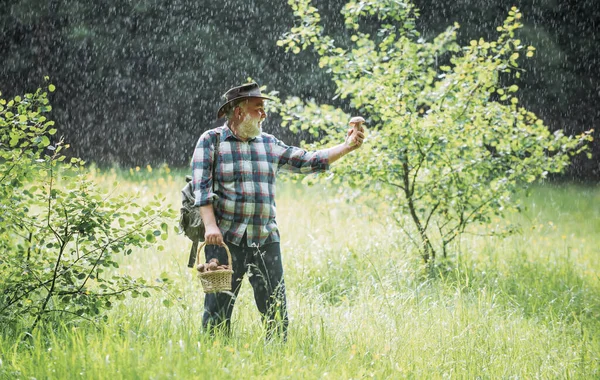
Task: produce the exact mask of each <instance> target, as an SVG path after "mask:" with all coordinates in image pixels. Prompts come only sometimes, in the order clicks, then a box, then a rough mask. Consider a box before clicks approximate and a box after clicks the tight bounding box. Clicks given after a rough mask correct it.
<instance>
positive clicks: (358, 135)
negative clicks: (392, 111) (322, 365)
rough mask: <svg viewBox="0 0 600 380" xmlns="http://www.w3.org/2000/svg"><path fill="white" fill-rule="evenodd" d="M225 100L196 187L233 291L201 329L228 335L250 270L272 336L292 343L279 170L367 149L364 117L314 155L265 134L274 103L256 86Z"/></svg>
mask: <svg viewBox="0 0 600 380" xmlns="http://www.w3.org/2000/svg"><path fill="white" fill-rule="evenodd" d="M224 97H225V99H226V102H225V103H224V104H223V105H222V106H221V107H220V109H219V111H218V113H217V115H218V118H221V117H224V116H225V117H226V118H227V121H226V122H225V124H224V125H223V126H221V127H218V128H215V129H211V130H208V131H206V132H204V133H203V134H202V136H200V139H199V140H198V143H197V145H196V148H195V150H194V156H193V159H192V186H193V189H194V195H195V206H197V207H200V215H201V217H202V220H203V222H204V224H205V227H206V233H205V239H206V244H207V246H206V249H205V255H206V260H207V261H209V260H210V259H211V258H217V259H218V260H219V261H220V262H221V263H226V262H227V255H226V252H225V249H224V248H223V247H222V246H223V245H224V244H227V246H228V247H229V249H230V252H231V256H232V261H233V262H232V263H228V264H230V265H231V266H232V269H233V277H232V292H231V293H229V292H221V293H211V294H207V295H206V297H205V300H204V315H203V318H202V325H203V327H204V328H205V329H206V330H212V328H214V327H222V328H223V329H224V330H225V332H226V333H228V332H229V330H230V324H231V314H232V311H233V306H234V303H235V298H236V296H237V294H238V292H239V290H240V285H241V282H242V279H243V276H244V275H245V274H246V273H247V272H248V273H249V281H250V284H251V285H252V288H253V291H254V299H255V301H256V306H257V307H258V310H259V311H260V313H261V314H262V317H263V320H264V322H265V324H266V326H267V333H268V336H271V335H272V334H273V332H277V333H279V334H281V335H282V336H283V338H284V339H285V337H286V334H287V325H288V317H287V307H286V296H285V283H284V279H283V266H282V261H281V251H280V246H279V241H280V237H279V230H278V228H277V223H276V219H275V179H276V176H277V173H278V172H279V171H280V170H286V171H291V172H295V173H307V174H308V173H316V172H322V171H325V170H327V169H328V167H329V165H330V164H331V163H333V162H335V161H336V160H338V159H339V158H340V157H342V156H344V155H345V154H347V153H350V152H351V151H353V150H355V149H357V148H358V147H360V146H361V145H362V142H363V139H364V133H363V129H362V126H361V122H362V121H364V120H363V119H362V118H357V119H356V120H359V122H358V125H354V128H351V129H349V131H348V134H347V137H346V141H344V142H343V143H341V144H339V145H337V146H334V147H332V148H329V149H323V150H319V151H316V152H307V151H305V150H303V149H300V148H297V147H293V146H288V145H286V144H284V143H283V142H281V141H280V140H278V139H277V138H275V137H274V136H272V135H269V134H266V133H263V132H262V129H261V124H262V122H263V120H264V119H265V118H266V117H267V114H266V113H265V110H264V101H265V100H270V98H268V97H266V96H263V95H262V93H261V91H260V88H259V86H258V85H257V84H256V83H249V84H245V85H242V86H239V87H234V88H232V89H230V90H229V91H227V93H226V94H225V95H224ZM354 120H355V119H353V121H354ZM351 124H353V123H351ZM217 139H219V143H218V149H217V152H218V154H217V156H216V157H215V155H214V153H215V143H216V142H217ZM213 165H216V167H215V170H214V173H215V175H214V178H213V175H212V173H213Z"/></svg>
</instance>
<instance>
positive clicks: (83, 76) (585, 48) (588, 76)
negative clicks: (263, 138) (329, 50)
mask: <svg viewBox="0 0 600 380" xmlns="http://www.w3.org/2000/svg"><path fill="white" fill-rule="evenodd" d="M313 3H314V5H315V6H316V7H317V8H319V9H320V11H321V14H322V16H323V18H324V19H325V23H324V24H325V25H326V33H329V34H332V33H337V35H338V41H341V42H345V41H348V42H349V35H350V33H343V28H341V27H340V26H341V24H343V18H342V17H341V15H340V13H339V11H340V9H341V8H342V6H343V4H344V3H345V1H342V0H329V1H326V0H318V1H314V2H313ZM415 3H416V5H417V6H418V8H419V9H420V10H421V11H420V18H419V21H418V26H419V29H420V30H421V31H422V35H423V37H425V38H426V39H427V38H432V37H433V36H435V35H437V34H438V33H440V32H441V31H442V30H443V29H445V28H446V27H447V26H450V25H452V24H453V23H454V22H455V21H456V22H458V23H459V24H460V25H461V29H460V33H459V41H460V42H461V43H463V44H465V43H468V41H469V40H472V39H479V38H480V37H483V38H485V39H488V38H491V37H493V36H494V34H495V33H496V26H497V25H500V24H501V23H502V20H504V18H505V17H506V15H507V13H508V10H509V9H510V7H511V6H513V5H515V4H514V1H506V0H500V1H490V0H466V1H461V2H447V1H439V0H438V1H427V0H417V1H415ZM518 6H519V7H520V9H521V11H522V12H523V15H524V17H523V20H522V22H523V24H524V28H523V29H522V30H520V31H519V35H518V38H520V39H521V40H522V41H523V44H524V45H533V46H535V47H536V48H537V51H536V55H535V57H534V58H532V59H530V60H523V62H522V69H523V71H522V75H521V78H520V79H519V80H520V83H519V84H520V88H521V90H522V91H521V92H520V104H522V105H524V106H526V107H527V108H528V109H530V110H532V111H534V112H536V113H537V114H538V115H539V116H540V117H541V118H543V119H544V120H545V123H546V124H547V125H548V126H549V127H550V128H551V129H552V130H556V129H563V130H565V132H566V133H567V134H577V133H580V132H582V131H584V130H588V129H591V128H594V129H595V130H596V132H595V135H596V136H598V133H599V132H598V131H599V130H600V125H598V123H599V120H600V107H598V104H600V70H598V63H599V61H600V49H598V45H599V34H600V32H599V30H600V7H598V6H597V4H596V1H595V0H582V1H578V2H559V1H553V0H547V1H541V0H524V1H520V2H518ZM0 20H1V23H0V28H1V29H2V34H1V35H2V38H0V56H1V57H2V58H3V59H2V63H1V65H0V91H2V93H3V97H5V98H6V97H9V96H13V95H16V94H21V93H24V92H27V91H32V90H34V89H35V88H37V87H39V86H40V85H42V83H43V78H44V76H46V75H48V76H50V77H51V80H52V82H53V83H55V84H56V86H57V90H56V92H54V93H53V94H52V96H51V101H52V104H53V114H52V117H53V119H54V120H56V122H57V126H58V127H59V131H60V133H62V134H63V135H64V136H65V138H66V139H67V140H68V141H69V142H70V143H71V145H72V153H73V154H74V155H77V156H80V157H82V158H84V159H87V160H89V161H93V162H96V163H98V164H100V165H112V164H118V165H121V166H124V167H131V166H136V165H142V166H145V165H146V164H151V165H157V164H160V163H168V164H169V165H170V166H174V167H183V166H186V165H187V163H188V160H189V157H190V154H191V152H192V149H193V145H194V143H195V141H196V140H197V137H198V136H199V135H200V133H201V132H202V131H204V130H206V129H209V128H212V127H215V126H216V125H217V124H218V122H217V121H216V115H215V114H216V109H217V108H218V106H219V104H220V102H221V99H220V95H221V94H222V93H223V92H224V91H225V90H226V89H227V88H229V87H231V86H232V85H233V84H236V83H240V82H242V81H245V80H246V79H247V78H253V79H254V80H257V81H259V82H260V83H261V84H263V85H266V86H268V90H277V91H279V92H280V95H281V96H282V98H285V97H287V96H292V95H297V96H300V97H302V98H304V99H308V98H314V99H315V100H317V102H318V103H332V104H334V105H337V106H341V107H344V108H345V109H347V110H348V109H349V107H350V103H349V102H348V101H347V100H340V99H335V100H334V99H333V98H334V96H335V86H334V84H333V83H332V82H331V80H330V78H329V77H328V75H327V73H326V72H323V71H321V70H319V69H318V65H317V59H316V57H315V56H314V54H312V53H310V52H302V53H300V54H298V55H294V54H289V53H286V52H285V51H284V49H282V48H280V47H278V46H277V45H276V41H277V40H278V39H279V38H280V36H281V35H282V34H283V33H284V32H286V31H288V30H289V29H290V27H292V26H293V15H292V12H291V9H290V8H289V6H288V5H287V2H286V1H281V0H277V1H276V0H257V1H233V0H225V1H220V2H216V1H208V0H204V1H202V0H200V1H191V0H174V1H168V2H167V1H158V0H141V1H117V0H107V1H104V2H90V1H83V0H50V1H46V0H30V1H24V0H20V1H19V0H17V1H10V2H9V1H4V2H3V6H2V12H1V14H0ZM371 27H372V28H371V29H372V30H370V31H368V32H372V33H376V32H377V25H371ZM276 128H278V119H277V117H276V115H270V117H269V118H268V119H267V122H266V123H265V130H266V131H267V132H272V131H274V130H275V129H276ZM277 134H278V136H280V137H281V138H282V139H284V140H286V141H287V142H289V143H298V142H299V141H301V140H306V139H310V136H309V135H308V134H306V135H303V134H300V135H293V134H292V133H290V132H289V131H278V132H277ZM592 151H593V153H594V156H593V157H592V159H587V158H586V157H585V156H581V157H578V158H576V159H575V160H574V165H573V166H572V168H571V170H570V171H569V172H568V173H567V179H578V180H590V181H598V180H599V179H600V160H599V159H598V158H597V157H598V155H599V154H600V148H599V145H598V144H597V143H594V144H593V145H592Z"/></svg>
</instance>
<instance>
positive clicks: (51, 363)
mask: <svg viewBox="0 0 600 380" xmlns="http://www.w3.org/2000/svg"><path fill="white" fill-rule="evenodd" d="M95 177H96V179H97V180H102V181H106V182H107V183H112V182H113V180H117V181H120V183H121V184H120V185H119V187H118V189H117V191H126V192H139V194H140V197H142V198H144V197H148V198H151V197H152V196H154V194H156V193H162V194H167V195H168V202H169V203H171V204H172V206H173V207H174V208H177V207H178V202H179V189H180V188H181V187H182V185H183V183H181V182H182V180H181V178H182V176H181V175H180V174H177V175H175V174H173V173H170V172H169V171H168V169H165V168H163V170H161V171H160V172H159V173H157V170H154V172H153V173H151V174H149V173H148V170H147V169H146V168H144V169H140V171H139V172H138V171H135V170H134V171H132V172H131V173H128V172H125V173H120V172H118V171H113V172H110V171H109V172H103V173H101V172H98V173H96V174H95ZM524 203H525V204H526V205H527V208H526V210H525V211H524V212H523V214H521V215H515V216H512V217H511V220H510V221H515V222H520V223H521V224H522V228H523V231H522V233H520V234H517V235H514V236H512V237H509V238H505V239H500V238H489V237H482V236H477V235H473V236H466V237H465V238H463V239H462V241H461V249H462V254H461V255H460V257H459V258H455V259H454V261H452V262H449V263H443V264H442V265H440V266H439V267H438V268H437V271H436V273H435V274H434V275H431V274H430V273H427V272H425V271H423V269H422V264H421V262H420V259H419V258H418V257H417V255H416V254H415V252H414V248H413V247H412V246H411V244H410V242H409V241H408V240H407V239H406V238H405V237H404V236H403V235H402V233H401V231H400V230H399V229H398V228H397V227H396V226H395V225H394V223H392V222H391V220H390V219H388V217H387V216H386V215H385V212H382V213H379V214H373V213H372V212H370V211H369V210H368V209H367V208H365V207H363V206H362V205H353V204H346V203H343V202H340V201H339V200H338V199H337V198H336V196H335V194H331V193H328V192H327V191H325V190H324V189H322V188H319V187H312V188H306V187H303V186H300V185H296V184H281V186H280V188H279V194H278V217H279V226H280V229H281V233H282V238H283V240H282V252H283V255H284V268H285V271H286V285H287V288H288V300H289V309H290V317H291V324H290V336H289V339H288V341H287V343H281V342H277V341H274V342H270V343H265V340H264V335H263V329H262V326H261V323H260V318H259V314H258V312H257V310H256V308H255V306H254V303H253V297H252V294H251V288H250V286H249V284H248V283H244V285H243V287H242V291H241V293H240V297H239V300H238V303H237V304H236V310H235V312H234V317H233V334H232V336H231V337H222V336H217V337H215V338H210V337H208V336H206V335H204V334H202V333H201V331H200V321H201V314H202V307H203V306H202V302H203V294H202V292H201V289H200V286H199V284H198V283H197V281H196V279H195V277H194V276H193V273H192V272H191V271H190V270H189V269H188V268H187V267H186V263H187V254H188V251H189V247H190V245H189V242H188V241H187V240H186V238H185V237H182V236H177V235H173V236H171V237H170V238H169V240H168V241H167V242H166V246H167V249H166V250H165V251H162V252H159V251H144V252H135V254H133V255H131V256H128V257H124V258H123V259H122V265H121V267H120V268H119V269H118V270H120V271H124V272H127V273H129V274H132V275H135V276H144V277H146V278H148V279H149V280H154V279H156V278H158V277H159V276H160V273H162V272H164V271H166V272H168V273H170V275H171V278H172V289H173V291H172V293H170V294H156V295H155V297H153V298H151V299H150V300H148V299H128V300H127V301H126V302H124V303H123V304H121V305H119V306H118V307H116V308H115V310H114V311H113V312H112V314H111V318H110V319H109V321H108V323H106V324H105V325H102V326H80V327H70V326H63V327H62V328H61V329H58V330H55V331H51V330H48V329H45V330H39V331H38V332H37V333H36V334H35V336H34V337H32V338H31V339H20V337H16V336H11V335H9V334H8V333H4V334H1V335H0V360H1V362H0V376H2V377H3V378H10V379H12V378H23V379H29V378H37V379H42V378H43V379H72V378H85V379H88V378H89V379H111V380H116V379H169V378H183V379H227V378H241V377H243V378H249V379H307V378H308V379H312V378H331V379H351V378H352V379H359V378H371V377H374V378H378V379H385V378H389V379H396V378H424V379H437V378H440V379H441V378H466V379H471V378H490V379H495V378H580V379H589V378H598V377H599V376H600V359H599V358H600V339H599V337H598V336H599V334H598V332H599V331H600V279H599V277H598V273H600V271H599V270H600V255H599V254H600V251H599V248H598V247H600V234H599V233H598V232H600V189H599V188H589V187H587V188H586V187H577V186H561V187H552V186H540V187H536V188H535V189H534V190H533V191H532V195H531V196H530V197H529V198H525V199H524ZM508 222H509V221H508V220H498V221H496V223H499V224H502V223H508ZM163 298H170V299H172V300H173V301H174V303H175V305H174V306H172V307H170V308H166V307H164V306H163V304H162V299H163Z"/></svg>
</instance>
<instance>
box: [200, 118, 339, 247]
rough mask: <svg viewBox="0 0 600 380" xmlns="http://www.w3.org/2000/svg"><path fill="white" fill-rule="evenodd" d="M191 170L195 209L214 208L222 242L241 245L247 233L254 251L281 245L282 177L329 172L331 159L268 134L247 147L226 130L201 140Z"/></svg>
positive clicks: (210, 131)
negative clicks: (278, 198)
mask: <svg viewBox="0 0 600 380" xmlns="http://www.w3.org/2000/svg"><path fill="white" fill-rule="evenodd" d="M217 131H218V132H220V138H221V140H220V143H219V157H218V159H217V168H216V173H215V175H216V179H217V182H216V184H215V188H214V192H213V178H212V163H213V156H214V149H215V146H214V143H215V141H216V140H215V139H216V136H217ZM191 166H192V184H193V189H194V195H195V197H196V203H195V206H205V205H208V204H213V207H214V211H215V218H216V220H217V223H218V225H219V228H220V229H221V232H222V233H223V238H224V239H225V240H226V241H228V242H231V243H233V244H235V245H240V243H241V240H242V237H243V236H244V232H247V239H248V241H247V244H248V246H252V245H264V244H266V243H271V242H278V241H279V231H278V228H277V223H276V221H275V179H276V176H277V172H278V171H279V170H285V171H290V172H293V173H306V174H308V173H317V172H322V171H325V170H327V169H328V168H329V160H328V157H327V155H326V154H324V153H323V152H322V151H316V152H307V151H305V150H303V149H300V148H297V147H293V146H287V145H285V144H284V143H283V142H281V141H280V140H278V139H277V138H275V137H274V136H272V135H269V134H266V133H262V134H261V135H260V136H258V137H256V138H254V139H252V140H249V141H247V142H244V141H241V140H239V139H238V138H237V137H235V136H234V135H233V133H232V132H231V130H230V129H229V127H227V125H224V126H222V127H218V128H215V129H211V130H208V131H206V132H204V133H203V134H202V136H200V139H199V140H198V144H196V149H195V150H194V156H193V158H192V163H191Z"/></svg>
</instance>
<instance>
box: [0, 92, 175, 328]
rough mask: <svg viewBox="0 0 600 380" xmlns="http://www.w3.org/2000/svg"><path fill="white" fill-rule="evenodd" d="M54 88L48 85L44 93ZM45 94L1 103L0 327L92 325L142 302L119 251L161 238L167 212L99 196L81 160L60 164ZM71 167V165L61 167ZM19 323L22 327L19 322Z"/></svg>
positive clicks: (141, 285)
mask: <svg viewBox="0 0 600 380" xmlns="http://www.w3.org/2000/svg"><path fill="white" fill-rule="evenodd" d="M48 90H49V91H54V86H53V85H49V86H48ZM50 110H51V106H50V105H49V102H48V99H47V92H45V91H42V90H41V89H38V90H37V91H36V92H35V93H34V94H26V95H25V96H24V97H23V98H22V97H20V96H17V97H15V98H14V99H12V100H10V101H8V102H7V101H6V100H5V99H1V98H0V208H1V212H0V250H1V251H2V256H1V257H0V321H2V324H4V325H13V326H17V325H23V324H24V325H25V326H28V330H29V331H31V330H33V329H35V328H36V327H37V326H38V325H39V323H40V322H42V321H57V320H60V321H63V322H65V321H73V320H79V319H87V320H91V321H97V320H99V319H101V318H106V311H107V310H108V309H110V308H111V307H112V304H113V302H114V301H115V300H122V299H123V298H125V295H126V294H130V295H132V296H134V297H135V296H138V295H142V296H145V297H149V296H150V293H149V292H148V289H150V288H158V287H157V286H154V285H152V286H151V285H148V284H146V282H145V281H144V280H143V279H134V278H132V277H131V276H129V275H121V274H116V273H113V272H112V271H109V270H108V269H107V268H117V267H118V263H117V261H116V257H115V255H116V254H125V255H129V254H130V253H131V252H132V249H131V248H132V247H142V248H143V247H148V246H150V245H151V244H154V243H155V242H156V239H157V237H162V238H166V234H167V224H166V223H165V218H167V217H169V216H170V215H172V211H170V210H168V209H163V208H162V207H161V205H160V202H159V201H158V200H155V201H154V202H152V203H151V204H148V205H146V206H144V207H140V206H138V205H137V204H135V203H134V202H133V199H131V198H130V197H129V196H117V197H109V196H108V195H106V194H104V193H103V192H101V191H100V190H99V189H97V187H96V185H95V184H94V183H93V182H92V180H91V179H90V178H89V175H88V172H87V170H86V169H85V167H84V166H83V164H84V163H83V162H82V161H81V160H79V159H77V158H71V159H70V160H65V156H64V155H63V153H62V151H63V149H65V148H67V147H68V146H67V145H66V144H64V142H63V140H62V139H56V140H55V141H54V142H52V141H51V139H55V136H56V129H55V128H53V125H54V122H52V121H49V120H47V119H46V117H45V116H44V114H45V113H47V112H49V111H50ZM67 161H68V162H67ZM19 322H20V323H19Z"/></svg>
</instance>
